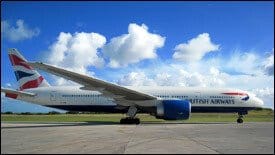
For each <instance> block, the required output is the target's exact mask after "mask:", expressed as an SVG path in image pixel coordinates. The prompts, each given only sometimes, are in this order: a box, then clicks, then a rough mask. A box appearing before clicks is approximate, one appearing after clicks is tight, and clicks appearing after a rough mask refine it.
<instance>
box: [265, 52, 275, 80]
mask: <svg viewBox="0 0 275 155" xmlns="http://www.w3.org/2000/svg"><path fill="white" fill-rule="evenodd" d="M263 69H264V71H265V73H266V74H267V75H270V76H271V75H274V48H273V50H272V52H271V53H269V56H268V57H267V58H266V60H264V62H263Z"/></svg>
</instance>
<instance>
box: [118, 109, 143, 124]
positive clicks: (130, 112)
mask: <svg viewBox="0 0 275 155" xmlns="http://www.w3.org/2000/svg"><path fill="white" fill-rule="evenodd" d="M136 114H137V108H136V107H134V106H131V107H130V108H129V110H128V112H127V114H126V115H127V116H128V117H126V118H122V119H121V120H120V124H139V123H140V120H139V118H135V116H136Z"/></svg>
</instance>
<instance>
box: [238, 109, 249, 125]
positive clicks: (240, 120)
mask: <svg viewBox="0 0 275 155" xmlns="http://www.w3.org/2000/svg"><path fill="white" fill-rule="evenodd" d="M246 114H247V111H245V112H238V115H239V117H238V119H237V123H243V115H246Z"/></svg>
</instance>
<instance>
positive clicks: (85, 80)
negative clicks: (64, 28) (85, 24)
mask: <svg viewBox="0 0 275 155" xmlns="http://www.w3.org/2000/svg"><path fill="white" fill-rule="evenodd" d="M28 64H29V65H31V66H32V67H34V68H38V69H41V70H44V71H46V72H49V73H51V74H54V75H57V76H60V77H63V78H65V79H68V80H71V81H74V82H77V83H79V84H81V85H83V86H84V87H82V88H81V89H85V90H96V91H99V92H101V93H102V94H103V95H105V96H108V97H111V98H113V99H115V100H117V101H124V104H123V105H129V106H130V105H131V101H143V100H154V99H156V97H154V96H151V95H148V94H145V93H142V92H138V91H135V90H131V89H128V88H125V87H122V86H119V85H116V84H113V83H110V82H106V81H103V80H100V79H96V78H94V77H89V76H86V75H82V74H79V73H75V72H72V71H68V70H65V69H62V68H58V67H54V66H51V65H48V64H44V63H41V62H28ZM118 104H119V103H118Z"/></svg>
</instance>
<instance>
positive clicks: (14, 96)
mask: <svg viewBox="0 0 275 155" xmlns="http://www.w3.org/2000/svg"><path fill="white" fill-rule="evenodd" d="M17 96H18V95H17V94H12V93H6V97H9V98H13V99H16V98H17Z"/></svg>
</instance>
